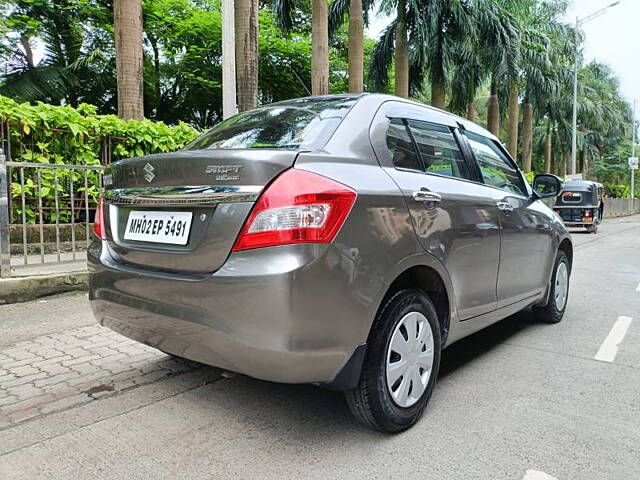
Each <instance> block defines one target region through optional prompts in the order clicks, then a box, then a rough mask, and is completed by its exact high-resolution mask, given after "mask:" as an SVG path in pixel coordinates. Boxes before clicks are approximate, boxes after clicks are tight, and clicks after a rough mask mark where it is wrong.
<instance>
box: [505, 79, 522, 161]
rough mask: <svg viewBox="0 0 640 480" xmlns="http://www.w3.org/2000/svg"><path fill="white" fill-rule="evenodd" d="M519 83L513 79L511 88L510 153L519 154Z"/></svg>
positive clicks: (514, 155)
mask: <svg viewBox="0 0 640 480" xmlns="http://www.w3.org/2000/svg"><path fill="white" fill-rule="evenodd" d="M518 97H519V91H518V83H517V82H516V81H513V82H512V83H511V88H510V89H509V144H508V148H509V153H510V154H511V156H512V157H513V158H516V157H517V156H518V122H519V121H520V118H519V116H520V100H519V98H518Z"/></svg>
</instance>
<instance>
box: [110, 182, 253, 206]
mask: <svg viewBox="0 0 640 480" xmlns="http://www.w3.org/2000/svg"><path fill="white" fill-rule="evenodd" d="M263 188H264V187H263V186H262V185H201V186H184V187H133V188H118V189H113V190H106V191H105V192H104V198H105V200H106V201H107V203H109V204H111V205H156V206H171V207H184V206H197V205H216V204H218V203H230V202H234V203H238V202H255V201H256V200H257V198H258V196H259V195H260V192H261V191H262V189H263Z"/></svg>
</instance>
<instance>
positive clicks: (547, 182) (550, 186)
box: [533, 173, 564, 198]
mask: <svg viewBox="0 0 640 480" xmlns="http://www.w3.org/2000/svg"><path fill="white" fill-rule="evenodd" d="M563 187H564V185H563V183H562V181H561V180H560V179H559V178H558V177H556V176H555V175H551V174H550V173H540V174H538V175H536V176H535V178H534V179H533V191H534V192H535V193H536V195H537V196H538V198H552V197H557V196H558V195H560V193H562V189H563Z"/></svg>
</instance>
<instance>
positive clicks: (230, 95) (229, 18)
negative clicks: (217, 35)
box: [222, 0, 238, 118]
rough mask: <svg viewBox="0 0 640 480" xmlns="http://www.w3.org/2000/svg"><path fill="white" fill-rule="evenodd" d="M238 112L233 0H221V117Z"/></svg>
mask: <svg viewBox="0 0 640 480" xmlns="http://www.w3.org/2000/svg"><path fill="white" fill-rule="evenodd" d="M236 113H238V106H237V103H236V40H235V16H234V0H222V118H229V117H231V116H233V115H235V114H236Z"/></svg>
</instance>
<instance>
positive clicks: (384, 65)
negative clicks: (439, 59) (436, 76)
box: [369, 0, 424, 98]
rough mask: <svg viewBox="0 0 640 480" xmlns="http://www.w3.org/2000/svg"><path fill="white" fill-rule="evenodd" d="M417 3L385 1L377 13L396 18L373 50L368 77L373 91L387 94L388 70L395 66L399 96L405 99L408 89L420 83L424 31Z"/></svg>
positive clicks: (420, 5) (406, 0) (396, 87)
mask: <svg viewBox="0 0 640 480" xmlns="http://www.w3.org/2000/svg"><path fill="white" fill-rule="evenodd" d="M421 8H423V5H422V4H421V3H420V2H419V0H385V1H383V2H382V3H381V5H380V11H381V12H382V13H384V14H386V15H392V14H394V13H395V18H394V19H393V20H392V21H391V22H390V23H389V25H388V26H387V27H386V28H385V30H384V31H383V32H382V35H381V36H380V38H379V39H378V42H377V43H376V46H375V48H374V50H373V55H372V58H371V63H370V64H369V77H370V79H371V83H372V86H373V88H374V90H378V91H386V90H387V85H388V82H389V69H390V68H391V64H392V63H393V62H394V60H395V65H394V71H395V76H394V91H395V94H396V95H398V96H400V97H405V98H406V97H408V96H409V90H410V87H412V88H414V89H416V88H417V87H418V86H419V85H420V84H421V82H422V77H423V75H422V71H423V68H424V63H423V55H422V52H421V51H420V49H421V47H420V45H421V41H419V40H418V39H417V38H416V37H418V36H420V37H421V38H423V35H424V32H419V30H420V29H422V28H423V26H424V22H422V21H421V19H420V18H421V13H420V9H421ZM409 39H411V40H409Z"/></svg>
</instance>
